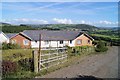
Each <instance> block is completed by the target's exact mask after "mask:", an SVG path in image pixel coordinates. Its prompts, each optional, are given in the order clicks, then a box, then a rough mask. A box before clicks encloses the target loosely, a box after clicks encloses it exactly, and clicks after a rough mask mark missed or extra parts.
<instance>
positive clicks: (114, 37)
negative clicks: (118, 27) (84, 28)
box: [91, 34, 120, 39]
mask: <svg viewBox="0 0 120 80" xmlns="http://www.w3.org/2000/svg"><path fill="white" fill-rule="evenodd" d="M91 35H92V36H97V37H105V38H110V39H120V38H119V36H110V35H103V34H91Z"/></svg>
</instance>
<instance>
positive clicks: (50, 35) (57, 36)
mask: <svg viewBox="0 0 120 80" xmlns="http://www.w3.org/2000/svg"><path fill="white" fill-rule="evenodd" d="M23 34H26V36H28V37H30V38H31V39H32V40H37V41H38V40H39V36H40V34H41V40H73V39H75V38H76V37H78V36H80V35H82V34H83V32H80V31H48V30H24V31H23ZM88 37H89V36H88ZM89 38H91V37H89ZM91 39H92V38H91Z"/></svg>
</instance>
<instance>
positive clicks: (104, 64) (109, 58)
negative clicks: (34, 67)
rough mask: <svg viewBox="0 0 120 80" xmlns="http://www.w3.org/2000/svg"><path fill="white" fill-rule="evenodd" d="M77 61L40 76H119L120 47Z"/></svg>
mask: <svg viewBox="0 0 120 80" xmlns="http://www.w3.org/2000/svg"><path fill="white" fill-rule="evenodd" d="M76 63H77V64H75V65H71V66H69V67H65V68H63V69H60V70H57V71H55V72H51V73H50V74H47V75H44V76H42V77H40V78H66V77H67V78H73V77H77V75H88V76H90V75H91V76H95V77H98V78H118V47H116V46H113V47H110V48H109V50H108V51H107V54H95V55H89V56H86V57H84V58H83V59H79V60H78V62H76Z"/></svg>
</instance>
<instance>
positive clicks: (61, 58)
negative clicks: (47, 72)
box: [33, 48, 67, 72]
mask: <svg viewBox="0 0 120 80" xmlns="http://www.w3.org/2000/svg"><path fill="white" fill-rule="evenodd" d="M66 50H67V48H47V49H41V53H40V55H39V59H38V51H34V53H33V57H34V65H35V66H34V68H35V70H34V71H35V72H38V71H41V70H43V69H48V68H50V67H52V66H55V65H58V64H60V63H64V62H65V61H67V54H66ZM36 60H39V61H36ZM38 63H39V65H38ZM38 66H39V67H38Z"/></svg>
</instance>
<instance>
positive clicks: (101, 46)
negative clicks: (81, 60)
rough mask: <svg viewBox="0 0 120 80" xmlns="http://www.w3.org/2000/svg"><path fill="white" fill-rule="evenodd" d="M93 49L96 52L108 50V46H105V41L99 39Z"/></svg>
mask: <svg viewBox="0 0 120 80" xmlns="http://www.w3.org/2000/svg"><path fill="white" fill-rule="evenodd" d="M95 50H96V51H97V52H105V51H107V50H108V48H107V46H105V42H103V41H99V42H98V44H97V46H96V48H95Z"/></svg>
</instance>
